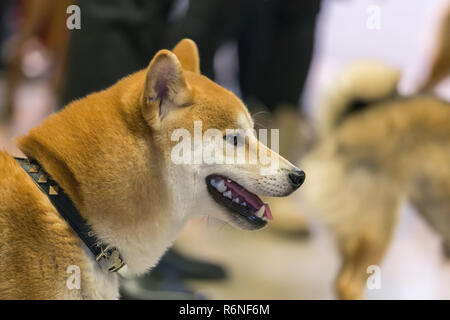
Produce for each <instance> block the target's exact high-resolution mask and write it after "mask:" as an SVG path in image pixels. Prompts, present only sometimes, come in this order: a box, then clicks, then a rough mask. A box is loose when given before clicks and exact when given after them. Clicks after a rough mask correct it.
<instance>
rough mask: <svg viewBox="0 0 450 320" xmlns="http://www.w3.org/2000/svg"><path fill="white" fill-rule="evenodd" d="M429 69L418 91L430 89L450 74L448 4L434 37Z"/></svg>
mask: <svg viewBox="0 0 450 320" xmlns="http://www.w3.org/2000/svg"><path fill="white" fill-rule="evenodd" d="M433 54H434V56H433V59H432V64H431V68H430V71H429V73H428V75H427V77H426V79H425V81H424V82H423V84H422V86H421V88H420V89H419V91H421V92H428V91H432V90H433V89H434V88H435V87H436V86H437V85H438V84H439V83H440V82H441V81H442V80H444V78H446V77H448V76H450V6H449V7H448V9H447V12H446V13H445V15H444V16H443V19H442V21H441V25H440V29H439V33H438V36H437V37H436V44H435V50H434V52H433Z"/></svg>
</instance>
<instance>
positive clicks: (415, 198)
mask: <svg viewBox="0 0 450 320" xmlns="http://www.w3.org/2000/svg"><path fill="white" fill-rule="evenodd" d="M440 162H443V164H442V166H439V165H436V164H437V163H440ZM432 163H434V164H435V165H434V166H433V167H432V168H431V167H430V168H428V169H429V170H425V171H424V172H423V174H422V175H421V176H420V177H419V178H418V179H417V180H416V181H415V184H414V187H413V188H412V189H411V191H410V198H411V203H412V205H413V206H414V207H415V208H416V209H417V211H418V213H419V214H420V215H421V216H422V217H423V218H424V219H425V220H426V221H427V222H428V223H429V224H430V225H431V226H432V227H433V228H434V230H436V231H437V233H438V234H439V236H440V237H441V239H442V246H443V251H444V252H443V253H444V254H445V256H446V257H447V258H450V170H449V169H448V168H447V167H446V163H448V159H447V160H446V161H445V160H444V161H443V160H441V161H437V162H436V161H433V162H432Z"/></svg>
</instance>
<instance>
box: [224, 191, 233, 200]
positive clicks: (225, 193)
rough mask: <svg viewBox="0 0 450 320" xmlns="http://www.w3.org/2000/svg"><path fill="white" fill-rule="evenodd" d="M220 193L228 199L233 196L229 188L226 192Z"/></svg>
mask: <svg viewBox="0 0 450 320" xmlns="http://www.w3.org/2000/svg"><path fill="white" fill-rule="evenodd" d="M222 195H223V196H224V197H226V198H228V199H231V198H233V196H232V194H231V190H228V191H227V192H224V193H222Z"/></svg>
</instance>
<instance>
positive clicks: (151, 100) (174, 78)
mask: <svg viewBox="0 0 450 320" xmlns="http://www.w3.org/2000/svg"><path fill="white" fill-rule="evenodd" d="M143 100H144V101H143V114H144V117H145V118H146V120H147V121H150V122H152V123H153V122H154V121H157V122H159V121H161V120H162V119H164V117H166V116H167V114H168V113H169V112H170V111H171V110H173V109H175V108H178V107H182V106H185V105H187V104H190V103H191V101H192V91H191V88H190V86H189V85H188V83H187V82H186V79H185V78H184V76H183V70H182V69H181V65H180V62H179V61H178V59H177V57H176V56H175V54H173V53H172V52H170V51H169V50H160V51H158V53H156V55H155V56H154V57H153V59H152V61H151V62H150V64H149V66H148V69H147V74H146V79H145V87H144V95H143Z"/></svg>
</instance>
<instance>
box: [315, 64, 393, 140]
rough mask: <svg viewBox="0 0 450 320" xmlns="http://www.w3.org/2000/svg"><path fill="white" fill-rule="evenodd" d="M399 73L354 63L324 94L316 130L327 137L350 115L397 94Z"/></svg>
mask: <svg viewBox="0 0 450 320" xmlns="http://www.w3.org/2000/svg"><path fill="white" fill-rule="evenodd" d="M399 80H400V71H399V70H397V69H395V68H392V67H389V66H386V65H384V64H382V63H379V62H375V61H360V62H356V63H353V64H351V65H350V66H349V67H347V68H345V69H344V70H343V72H341V73H340V75H339V76H338V77H337V78H336V80H335V81H334V82H333V83H332V85H331V87H330V89H329V90H328V91H326V92H325V94H324V95H323V96H322V99H321V101H320V103H319V105H318V109H317V126H318V127H317V129H318V132H319V134H320V135H322V136H323V135H326V134H328V133H330V132H331V131H333V130H334V129H335V128H337V127H338V126H339V125H340V124H341V123H342V122H343V121H344V120H345V119H346V118H347V117H348V116H349V115H351V114H354V113H356V112H358V111H361V110H363V109H366V108H367V107H369V106H370V104H372V103H376V102H379V101H383V100H385V99H388V98H390V97H393V96H395V95H396V94H397V85H398V82H399Z"/></svg>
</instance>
